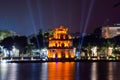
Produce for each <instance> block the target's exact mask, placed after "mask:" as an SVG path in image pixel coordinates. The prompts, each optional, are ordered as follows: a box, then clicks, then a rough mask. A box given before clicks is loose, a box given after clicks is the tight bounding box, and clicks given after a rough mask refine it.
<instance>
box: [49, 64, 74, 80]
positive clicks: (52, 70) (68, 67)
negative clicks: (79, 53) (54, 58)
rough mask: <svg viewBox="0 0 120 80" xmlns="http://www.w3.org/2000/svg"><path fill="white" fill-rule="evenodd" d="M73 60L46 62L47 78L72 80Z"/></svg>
mask: <svg viewBox="0 0 120 80" xmlns="http://www.w3.org/2000/svg"><path fill="white" fill-rule="evenodd" d="M74 69H75V63H74V62H65V63H63V62H58V63H55V62H52V63H48V80H74V78H75V77H74V72H73V71H74Z"/></svg>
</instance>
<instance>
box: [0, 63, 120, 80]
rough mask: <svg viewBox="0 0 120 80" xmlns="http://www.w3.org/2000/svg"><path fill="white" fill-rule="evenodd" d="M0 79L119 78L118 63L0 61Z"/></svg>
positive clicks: (75, 79)
mask: <svg viewBox="0 0 120 80" xmlns="http://www.w3.org/2000/svg"><path fill="white" fill-rule="evenodd" d="M0 80H120V63H119V62H48V63H0Z"/></svg>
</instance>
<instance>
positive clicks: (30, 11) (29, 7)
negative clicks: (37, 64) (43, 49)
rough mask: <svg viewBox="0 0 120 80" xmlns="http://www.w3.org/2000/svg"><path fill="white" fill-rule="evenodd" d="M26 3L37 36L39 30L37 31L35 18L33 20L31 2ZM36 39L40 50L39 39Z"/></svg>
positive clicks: (28, 0)
mask: <svg viewBox="0 0 120 80" xmlns="http://www.w3.org/2000/svg"><path fill="white" fill-rule="evenodd" d="M26 3H27V7H28V11H29V16H30V19H31V22H32V26H33V30H34V33H35V34H37V29H36V26H35V21H34V18H33V13H32V9H31V3H30V0H26ZM35 38H36V41H37V46H38V48H39V49H40V45H39V41H38V38H37V36H36V35H35Z"/></svg>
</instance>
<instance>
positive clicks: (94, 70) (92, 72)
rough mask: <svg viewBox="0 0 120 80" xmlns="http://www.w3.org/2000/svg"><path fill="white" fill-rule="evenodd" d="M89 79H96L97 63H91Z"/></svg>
mask: <svg viewBox="0 0 120 80" xmlns="http://www.w3.org/2000/svg"><path fill="white" fill-rule="evenodd" d="M91 70H92V71H91V80H97V76H98V75H97V63H92V67H91Z"/></svg>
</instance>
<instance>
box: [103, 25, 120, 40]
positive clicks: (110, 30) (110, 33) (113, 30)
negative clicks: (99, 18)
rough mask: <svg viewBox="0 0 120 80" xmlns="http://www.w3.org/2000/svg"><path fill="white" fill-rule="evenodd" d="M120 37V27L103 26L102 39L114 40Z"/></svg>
mask: <svg viewBox="0 0 120 80" xmlns="http://www.w3.org/2000/svg"><path fill="white" fill-rule="evenodd" d="M118 35H120V25H113V26H103V27H102V37H103V38H105V39H106V38H113V37H115V36H118Z"/></svg>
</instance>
